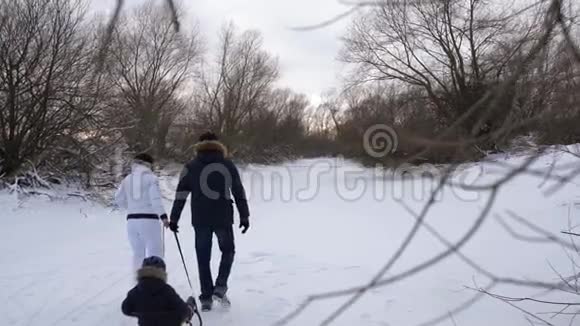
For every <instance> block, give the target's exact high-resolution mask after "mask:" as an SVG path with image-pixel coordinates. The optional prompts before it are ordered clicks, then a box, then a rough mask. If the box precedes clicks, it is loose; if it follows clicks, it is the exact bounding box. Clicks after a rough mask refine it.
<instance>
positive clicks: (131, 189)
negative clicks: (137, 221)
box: [115, 161, 165, 216]
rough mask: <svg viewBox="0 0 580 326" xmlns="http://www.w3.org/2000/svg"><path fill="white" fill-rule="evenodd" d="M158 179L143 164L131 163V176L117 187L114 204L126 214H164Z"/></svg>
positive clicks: (145, 164)
mask: <svg viewBox="0 0 580 326" xmlns="http://www.w3.org/2000/svg"><path fill="white" fill-rule="evenodd" d="M161 198H162V197H161V189H160V187H159V179H158V178H157V176H156V175H155V174H154V173H153V171H152V170H151V167H149V166H148V164H147V163H145V162H139V161H137V162H133V164H132V165H131V174H129V175H128V176H127V177H125V179H124V180H123V181H122V182H121V184H120V185H119V189H118V190H117V192H116V194H115V202H116V203H117V205H118V206H119V207H120V208H123V209H126V210H127V213H128V214H156V215H157V216H161V215H164V214H165V208H164V207H163V202H162V199H161Z"/></svg>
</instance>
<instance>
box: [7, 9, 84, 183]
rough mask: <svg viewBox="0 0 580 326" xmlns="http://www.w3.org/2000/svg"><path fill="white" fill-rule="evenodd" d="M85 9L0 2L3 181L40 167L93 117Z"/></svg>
mask: <svg viewBox="0 0 580 326" xmlns="http://www.w3.org/2000/svg"><path fill="white" fill-rule="evenodd" d="M84 9H85V8H84V6H83V5H82V3H81V2H80V1H75V0H55V1H43V0H26V1H21V0H15V1H11V0H3V1H1V2H0V145H1V146H0V175H2V174H5V175H7V176H13V175H16V174H18V173H19V171H20V169H21V168H22V166H23V164H24V163H26V162H30V163H32V164H33V165H36V164H37V163H38V162H40V161H42V157H43V156H44V155H47V151H48V150H50V149H53V148H54V147H55V146H56V145H57V140H58V139H60V138H62V137H64V136H71V135H74V134H75V133H76V132H79V130H78V127H79V126H80V125H83V122H84V121H87V119H90V117H91V116H92V115H93V113H94V109H95V100H94V96H93V95H94V92H93V91H94V83H93V82H91V80H90V79H89V78H88V77H87V74H86V72H87V70H90V68H91V65H92V60H91V59H92V57H91V56H90V51H89V50H90V49H91V47H92V44H91V43H90V38H88V37H86V36H87V35H88V34H87V33H86V32H85V30H84V29H83V24H82V18H83V14H84Z"/></svg>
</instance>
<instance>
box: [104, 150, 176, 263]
mask: <svg viewBox="0 0 580 326" xmlns="http://www.w3.org/2000/svg"><path fill="white" fill-rule="evenodd" d="M152 168H153V157H151V155H149V154H139V155H137V156H135V159H134V161H133V164H132V166H131V170H132V171H131V174H129V175H128V176H127V177H125V179H124V180H123V181H122V182H121V185H120V186H119V189H118V190H117V192H116V194H115V201H116V203H117V205H118V206H119V207H120V208H122V209H125V210H127V234H128V237H129V243H130V244H131V248H132V249H133V268H134V269H135V270H137V269H139V267H141V263H142V262H143V259H145V258H146V257H151V256H157V257H161V258H164V251H165V250H164V248H163V232H162V231H163V230H162V226H161V223H162V224H163V226H165V227H167V226H168V225H169V222H168V219H167V214H166V213H165V208H164V207H163V203H162V201H161V190H160V188H159V180H158V179H157V176H156V175H155V174H154V173H153V170H152ZM160 221H161V223H160Z"/></svg>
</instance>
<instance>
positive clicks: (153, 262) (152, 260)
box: [142, 256, 166, 270]
mask: <svg viewBox="0 0 580 326" xmlns="http://www.w3.org/2000/svg"><path fill="white" fill-rule="evenodd" d="M142 267H155V268H159V269H162V270H165V268H166V266H165V262H164V261H163V259H161V258H159V257H157V256H151V257H147V258H145V259H144V260H143V266H142Z"/></svg>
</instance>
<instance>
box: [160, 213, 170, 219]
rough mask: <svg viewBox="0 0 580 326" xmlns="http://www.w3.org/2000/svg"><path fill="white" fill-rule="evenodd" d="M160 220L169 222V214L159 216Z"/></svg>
mask: <svg viewBox="0 0 580 326" xmlns="http://www.w3.org/2000/svg"><path fill="white" fill-rule="evenodd" d="M159 219H160V220H168V219H169V218H168V217H167V214H163V215H161V216H159Z"/></svg>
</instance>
